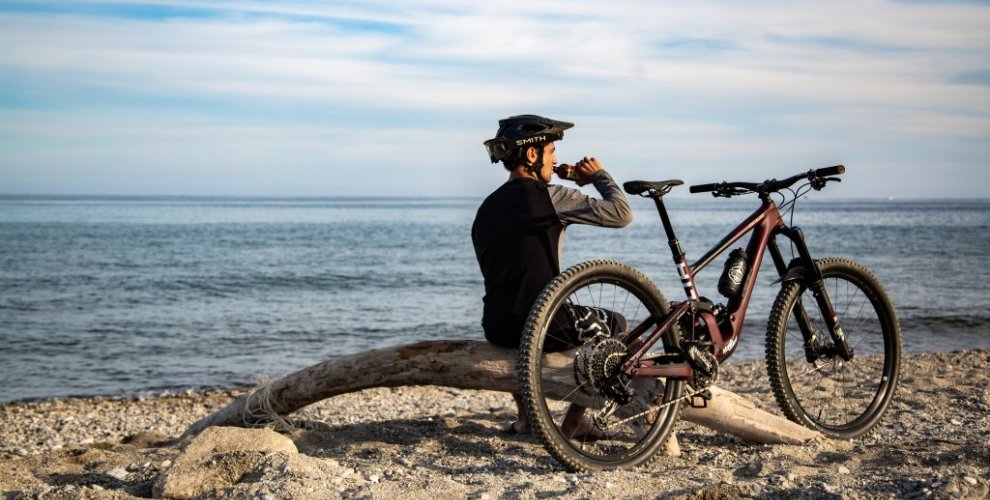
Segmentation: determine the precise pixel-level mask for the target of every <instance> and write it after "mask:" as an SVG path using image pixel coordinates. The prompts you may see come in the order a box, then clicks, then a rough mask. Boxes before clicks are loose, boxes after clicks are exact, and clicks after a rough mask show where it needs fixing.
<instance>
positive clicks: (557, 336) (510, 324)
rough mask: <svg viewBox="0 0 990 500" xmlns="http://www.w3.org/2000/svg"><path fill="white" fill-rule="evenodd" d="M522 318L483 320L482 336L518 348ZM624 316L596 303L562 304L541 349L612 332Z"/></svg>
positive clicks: (623, 324)
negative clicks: (483, 332) (584, 304)
mask: <svg viewBox="0 0 990 500" xmlns="http://www.w3.org/2000/svg"><path fill="white" fill-rule="evenodd" d="M525 323H526V321H525V318H518V319H515V320H509V321H485V322H483V323H482V327H483V328H484V330H485V338H486V339H487V340H488V341H489V342H491V343H493V344H495V345H499V346H502V347H508V348H511V349H518V348H519V343H520V341H521V337H522V333H523V330H525V329H526V327H525ZM625 329H626V319H625V318H624V317H622V315H621V314H619V313H617V312H613V311H610V310H608V309H602V308H600V307H588V306H575V305H566V306H564V307H563V308H562V309H561V310H560V311H558V312H557V314H556V316H554V318H553V321H551V322H550V326H549V328H548V330H547V339H546V341H545V342H544V343H543V351H544V352H560V351H566V350H568V349H573V348H575V347H577V346H579V345H581V344H583V343H584V342H585V341H587V340H588V339H590V338H591V337H593V336H594V335H595V334H596V333H604V334H605V335H614V334H616V333H620V332H623V331H625Z"/></svg>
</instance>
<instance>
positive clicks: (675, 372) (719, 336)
mask: <svg viewBox="0 0 990 500" xmlns="http://www.w3.org/2000/svg"><path fill="white" fill-rule="evenodd" d="M761 200H762V204H761V206H760V208H758V209H757V210H756V211H755V212H753V213H752V214H750V215H749V217H747V218H746V220H744V221H743V222H742V223H740V224H739V225H738V226H736V228H735V229H733V230H732V231H731V232H730V233H729V234H728V235H726V236H725V237H724V238H722V240H721V241H719V242H718V244H716V245H715V246H714V247H712V248H711V249H710V250H709V251H708V252H707V253H705V255H704V256H702V257H701V259H700V260H698V261H697V262H695V263H694V264H691V265H689V264H688V262H687V259H686V258H685V256H684V252H683V251H682V250H681V247H680V243H679V242H678V241H677V238H676V236H675V235H674V230H673V226H672V225H671V223H670V218H669V216H668V215H667V210H666V208H665V207H664V205H663V198H662V197H656V198H654V201H655V202H656V205H657V210H658V211H659V213H660V220H661V222H662V224H663V228H664V232H665V233H666V234H667V238H668V244H669V245H670V249H671V252H672V254H673V256H674V264H675V265H676V266H677V272H678V274H679V275H680V278H681V284H682V285H683V286H684V292H685V294H686V295H687V298H688V300H687V301H684V302H681V303H679V304H677V305H675V307H674V308H673V309H672V310H671V312H670V314H668V315H667V316H666V317H665V318H654V319H651V320H647V321H645V322H644V323H642V324H640V325H639V326H637V327H636V328H635V329H633V330H632V331H631V332H630V333H629V335H628V336H627V337H626V339H625V342H626V343H627V345H632V344H633V343H635V342H636V340H638V339H639V338H641V337H643V335H644V333H646V332H647V331H648V330H650V327H654V326H655V327H654V328H653V330H652V331H651V332H650V333H649V335H647V336H646V340H645V341H644V342H643V343H642V344H641V345H640V346H639V347H638V348H637V350H636V352H635V353H634V354H633V355H632V356H630V357H629V362H627V365H625V366H623V369H624V371H625V372H626V373H627V374H628V375H630V376H637V377H675V378H687V377H691V375H692V374H693V368H692V367H691V366H690V365H689V364H688V363H687V362H686V361H685V362H678V363H669V362H668V363H661V362H658V361H657V360H655V359H645V360H640V357H641V356H642V355H643V354H645V353H646V352H647V351H649V350H650V348H651V347H652V346H653V345H654V344H656V343H657V342H658V341H659V340H660V339H661V338H663V336H664V335H665V334H666V332H668V331H669V330H670V328H671V327H672V326H674V325H675V324H676V323H677V322H678V321H679V320H680V319H681V318H682V317H683V316H684V315H685V314H688V313H692V316H694V317H695V318H697V320H696V321H702V322H703V323H704V327H705V328H707V329H708V331H709V332H713V333H712V334H711V335H710V337H711V340H712V342H713V343H714V346H715V356H716V359H717V360H718V362H719V363H721V362H722V361H723V360H724V359H726V358H727V357H728V356H729V355H731V354H732V352H733V351H734V350H735V348H736V346H737V345H738V342H739V338H740V334H741V333H742V327H743V320H744V319H745V317H746V308H747V307H748V306H749V300H750V297H751V296H752V293H753V287H754V286H755V285H756V277H757V275H758V274H759V270H760V266H761V264H762V263H763V254H764V252H765V251H766V250H767V248H768V247H769V248H770V253H771V255H772V257H773V260H774V263H775V265H776V267H777V269H778V272H780V273H783V272H784V270H786V266H785V265H784V264H783V258H782V257H781V255H780V251H779V250H778V249H777V247H776V245H775V244H773V243H772V242H771V239H772V238H773V236H774V235H775V234H778V233H781V232H783V231H785V230H786V229H787V226H785V225H784V221H783V218H782V217H781V214H780V210H779V209H778V208H777V204H776V203H774V201H773V200H772V199H770V197H769V196H761ZM750 232H752V235H751V236H750V238H749V243H748V244H747V245H746V254H747V256H748V262H747V264H748V265H749V272H748V273H747V275H746V280H745V282H744V283H743V288H742V293H740V294H739V296H738V297H736V298H731V299H729V301H728V304H726V312H725V314H726V315H727V316H728V317H727V320H725V321H722V322H721V325H720V324H719V322H717V321H716V318H715V315H714V314H713V313H712V312H711V311H708V310H701V309H698V305H699V302H698V298H699V295H698V289H697V286H696V285H695V282H694V277H695V276H696V275H697V274H698V273H699V272H701V270H702V269H704V268H705V267H707V266H708V265H709V264H711V263H712V261H713V260H715V258H716V257H718V256H719V255H721V254H722V253H724V252H725V251H726V250H728V249H729V248H730V247H732V246H733V245H734V244H735V243H736V242H737V241H739V240H740V239H742V238H743V237H744V236H746V234H747V233H750ZM797 232H798V233H799V232H800V230H797ZM784 234H787V236H788V237H789V238H791V239H795V237H794V235H792V234H788V233H784ZM796 239H801V236H800V234H797V238H796ZM800 246H801V247H802V248H801V249H800V250H805V249H804V248H803V245H800ZM802 253H803V252H802ZM692 308H695V310H693V311H692ZM658 321H659V323H657V322H658Z"/></svg>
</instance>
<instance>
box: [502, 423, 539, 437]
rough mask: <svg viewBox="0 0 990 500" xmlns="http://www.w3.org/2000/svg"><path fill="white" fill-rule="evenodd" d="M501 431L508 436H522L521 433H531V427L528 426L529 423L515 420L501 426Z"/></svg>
mask: <svg viewBox="0 0 990 500" xmlns="http://www.w3.org/2000/svg"><path fill="white" fill-rule="evenodd" d="M502 432H504V433H506V434H508V435H510V436H517V435H519V436H522V435H527V434H532V433H533V429H532V427H530V425H529V423H526V422H522V421H519V420H516V421H515V422H512V423H511V424H509V425H506V426H505V427H503V428H502Z"/></svg>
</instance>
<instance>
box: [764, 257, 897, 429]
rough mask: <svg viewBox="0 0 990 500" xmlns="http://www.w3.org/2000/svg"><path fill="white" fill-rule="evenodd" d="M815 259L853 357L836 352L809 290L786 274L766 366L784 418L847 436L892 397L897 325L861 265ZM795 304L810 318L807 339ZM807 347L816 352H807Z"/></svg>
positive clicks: (871, 422) (869, 422) (868, 423)
mask: <svg viewBox="0 0 990 500" xmlns="http://www.w3.org/2000/svg"><path fill="white" fill-rule="evenodd" d="M818 267H819V268H820V269H821V272H822V275H823V277H824V280H825V286H826V290H827V292H828V294H829V298H830V299H831V301H832V307H833V309H834V310H835V313H836V315H837V317H838V320H839V324H840V325H841V326H842V329H843V331H844V333H845V338H846V343H847V344H848V345H849V347H850V348H851V349H852V351H853V357H852V359H850V360H849V361H844V360H843V359H842V358H841V357H840V356H839V355H838V354H836V353H835V351H836V350H835V349H834V348H833V341H832V337H831V335H830V333H829V331H828V327H827V326H826V325H825V322H824V319H823V318H824V313H823V312H822V311H820V310H819V307H818V303H817V301H816V300H815V298H814V297H813V296H812V293H811V291H810V290H808V289H807V287H806V284H805V283H803V282H801V281H789V282H787V283H785V284H784V285H783V288H782V289H781V291H780V293H779V294H778V295H777V300H776V302H775V303H774V305H773V309H772V311H771V313H770V321H769V324H768V325H767V343H766V363H767V372H768V374H769V376H770V383H771V386H772V388H773V393H774V396H775V397H776V399H777V403H778V404H779V405H780V408H781V410H783V412H784V414H785V415H787V417H788V418H789V419H791V420H793V421H795V422H798V423H800V424H802V425H805V426H807V427H810V428H812V429H815V430H818V431H820V432H822V433H823V434H825V435H827V436H830V437H834V438H840V439H852V438H855V437H858V436H861V435H863V434H865V433H866V432H868V431H869V430H870V429H872V428H873V427H874V426H875V425H876V424H877V423H878V422H879V421H880V419H881V418H882V417H883V414H884V413H885V412H886V411H887V407H888V406H889V405H890V401H891V399H892V398H893V395H894V390H895V388H896V387H897V379H898V374H899V365H900V357H901V335H900V326H899V325H898V322H897V316H896V314H895V312H894V306H893V305H892V304H891V302H890V299H889V298H888V297H887V294H886V292H884V290H883V287H882V286H881V285H880V282H879V281H878V280H877V279H876V278H875V277H874V276H873V275H872V274H871V273H870V272H869V271H868V270H866V268H864V267H863V266H861V265H859V264H857V263H855V262H853V261H851V260H847V259H837V258H829V259H823V260H820V261H818ZM802 309H803V311H804V314H805V315H806V316H807V318H808V320H809V324H810V326H811V334H812V338H811V340H810V344H806V341H805V337H804V335H803V334H802V332H801V328H800V326H799V324H798V319H797V318H798V317H799V316H800V315H801V312H800V310H802ZM806 347H808V348H809V349H806ZM809 350H810V351H811V352H812V353H817V354H812V355H811V358H813V359H809V356H808V354H807V352H808V351H809Z"/></svg>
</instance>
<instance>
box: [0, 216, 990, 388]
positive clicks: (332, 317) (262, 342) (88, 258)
mask: <svg viewBox="0 0 990 500" xmlns="http://www.w3.org/2000/svg"><path fill="white" fill-rule="evenodd" d="M480 201H481V200H480V199H397V198H388V199H358V198H345V199H336V198H328V199H323V198H319V199H317V198H306V199H265V198H186V197H168V198H162V197H108V198H103V197H11V196H7V197H0V402H2V401H10V400H15V399H22V398H38V397H56V396H69V395H92V394H105V395H120V394H127V393H135V392H160V391H166V390H179V389H184V388H188V387H217V386H219V387H228V386H235V385H242V384H248V383H251V382H252V381H254V380H255V378H256V377H257V376H268V377H277V376H279V375H282V374H284V373H287V372H290V371H294V370H296V369H299V368H302V367H305V366H308V365H311V364H313V363H316V362H319V361H322V360H325V359H328V358H332V357H334V356H340V355H343V354H349V353H354V352H358V351H363V350H367V349H372V348H378V347H384V346H389V345H396V344H402V343H409V342H415V341H420V340H432V339H475V340H481V339H482V338H483V337H482V334H481V329H480V326H479V318H480V316H481V297H482V295H483V286H482V282H481V276H480V273H479V271H478V269H477V264H476V262H475V259H474V252H473V249H472V247H471V241H470V230H471V222H472V220H473V217H474V212H475V210H476V209H477V206H478V205H479V203H480ZM633 203H634V209H635V212H636V221H635V222H634V223H633V224H632V225H631V226H629V227H627V228H624V229H621V230H609V229H601V228H589V227H572V228H570V229H569V230H568V233H567V237H566V240H565V246H564V265H565V266H566V265H570V264H574V263H577V262H579V261H582V260H586V259H591V258H613V259H617V260H621V261H624V262H627V263H629V264H632V265H634V266H636V267H639V268H641V269H642V270H643V271H644V272H646V273H647V275H649V276H650V277H651V278H653V279H654V280H655V281H656V282H657V284H658V285H659V286H660V287H661V289H662V290H663V291H664V293H665V294H666V295H667V297H668V298H670V299H679V298H681V295H682V293H683V292H682V291H681V289H680V286H679V283H678V281H677V279H676V273H675V272H674V269H673V266H672V264H671V262H670V255H669V251H668V249H667V245H666V241H665V238H662V237H661V235H660V229H659V219H658V218H657V216H656V212H655V210H654V209H653V207H652V205H651V204H649V203H648V202H645V201H644V200H639V199H636V200H633ZM668 207H669V209H670V213H671V216H672V218H673V219H674V224H675V228H676V229H677V231H678V236H679V239H680V241H681V243H682V245H683V247H684V249H685V251H686V252H687V254H688V258H689V260H692V261H693V259H696V258H698V257H700V256H701V254H702V253H703V252H704V251H705V250H706V249H707V248H708V247H709V246H711V245H712V244H714V243H715V242H716V241H718V239H719V238H720V237H721V236H722V235H723V234H724V233H726V232H727V231H728V230H730V229H731V228H732V226H733V225H734V224H735V223H737V222H738V221H740V220H741V219H742V218H743V217H744V216H745V215H746V214H748V212H750V211H751V210H752V209H754V208H755V207H756V203H755V199H749V200H735V199H734V200H715V199H712V198H710V197H704V198H701V197H698V198H671V199H670V200H669V201H668ZM794 222H795V224H797V225H800V226H801V227H802V228H803V229H804V231H805V235H806V238H807V239H808V241H809V244H810V246H811V249H812V251H813V252H814V253H815V254H816V256H819V257H825V256H844V257H850V258H853V259H855V260H858V261H860V262H861V263H863V264H865V265H866V266H867V267H869V268H870V269H871V270H873V272H874V273H875V274H876V275H877V276H878V277H880V279H881V280H882V282H883V283H884V285H885V286H886V287H887V289H888V292H889V293H890V295H891V296H892V297H893V300H894V302H895V304H896V306H897V308H898V313H899V315H900V319H901V323H902V328H903V331H904V337H905V339H904V343H905V348H906V349H907V350H911V351H929V350H951V349H964V348H977V347H982V348H987V347H990V328H988V326H990V312H988V305H990V300H988V299H987V291H988V289H990V287H988V279H990V267H988V259H987V255H988V253H990V252H988V248H990V201H988V200H962V201H946V200H930V201H855V200H853V201H850V200H844V201H836V200H824V199H823V200H812V201H807V202H803V203H799V206H798V209H797V212H796V215H795V220H794ZM720 269H721V263H720V262H716V263H715V264H713V265H712V266H710V268H709V269H706V270H705V272H703V273H702V275H701V276H700V278H699V283H700V286H701V287H702V289H703V290H707V291H708V292H707V293H709V294H710V295H712V296H716V295H717V292H715V291H714V290H715V287H714V282H715V281H716V280H717V277H718V276H717V275H718V272H719V270H720ZM764 270H765V271H767V269H766V268H765V269H764ZM772 274H773V273H772V271H770V272H764V273H763V274H761V276H760V281H759V285H758V290H757V295H756V297H754V302H753V304H752V305H751V308H750V312H749V314H748V316H747V322H748V323H747V327H746V331H745V332H744V334H743V335H744V336H743V339H742V343H741V346H740V348H739V350H738V351H737V353H736V354H735V355H734V357H733V359H734V360H746V359H761V358H762V352H763V330H764V328H765V318H766V316H767V314H768V313H769V305H770V303H771V301H772V300H773V297H774V294H775V293H776V287H775V286H774V285H772V282H773V280H774V276H772Z"/></svg>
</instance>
